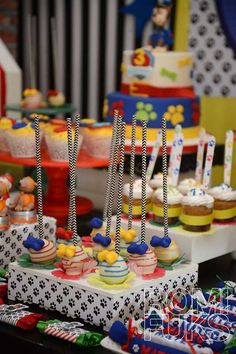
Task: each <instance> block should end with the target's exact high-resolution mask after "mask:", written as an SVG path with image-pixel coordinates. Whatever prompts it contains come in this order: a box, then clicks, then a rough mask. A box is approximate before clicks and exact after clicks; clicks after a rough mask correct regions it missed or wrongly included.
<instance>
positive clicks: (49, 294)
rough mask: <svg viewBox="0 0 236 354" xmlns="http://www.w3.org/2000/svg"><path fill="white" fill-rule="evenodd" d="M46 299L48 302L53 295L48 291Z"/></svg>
mask: <svg viewBox="0 0 236 354" xmlns="http://www.w3.org/2000/svg"><path fill="white" fill-rule="evenodd" d="M45 299H46V300H49V299H51V293H50V292H49V291H46V292H45Z"/></svg>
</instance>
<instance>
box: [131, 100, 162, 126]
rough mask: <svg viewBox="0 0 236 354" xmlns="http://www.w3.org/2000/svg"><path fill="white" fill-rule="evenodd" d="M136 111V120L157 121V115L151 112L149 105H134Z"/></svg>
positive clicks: (139, 103)
mask: <svg viewBox="0 0 236 354" xmlns="http://www.w3.org/2000/svg"><path fill="white" fill-rule="evenodd" d="M136 109H137V111H136V112H135V114H136V118H137V120H140V121H143V120H146V121H147V122H148V121H149V120H157V113H156V112H155V111H154V110H153V105H152V104H151V103H143V102H142V101H139V102H137V104H136Z"/></svg>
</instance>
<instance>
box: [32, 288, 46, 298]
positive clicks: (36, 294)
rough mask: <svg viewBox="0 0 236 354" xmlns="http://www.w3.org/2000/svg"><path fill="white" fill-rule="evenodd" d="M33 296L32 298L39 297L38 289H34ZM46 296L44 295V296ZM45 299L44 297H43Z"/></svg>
mask: <svg viewBox="0 0 236 354" xmlns="http://www.w3.org/2000/svg"><path fill="white" fill-rule="evenodd" d="M33 294H34V296H38V295H39V289H38V288H34V289H33ZM45 295H46V294H45ZM45 297H46V296H45Z"/></svg>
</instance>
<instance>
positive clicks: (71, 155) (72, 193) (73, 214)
mask: <svg viewBox="0 0 236 354" xmlns="http://www.w3.org/2000/svg"><path fill="white" fill-rule="evenodd" d="M66 123H67V136H68V139H67V141H68V155H69V177H70V201H71V202H70V207H71V230H72V232H73V245H74V246H77V245H78V243H79V241H80V237H79V235H78V233H77V220H76V200H75V170H76V166H75V160H74V151H73V150H74V149H73V141H72V128H71V118H67V119H66Z"/></svg>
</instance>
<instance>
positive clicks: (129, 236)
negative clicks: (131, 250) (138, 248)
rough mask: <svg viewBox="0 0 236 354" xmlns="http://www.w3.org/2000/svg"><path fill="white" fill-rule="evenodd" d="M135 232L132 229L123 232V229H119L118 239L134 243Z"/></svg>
mask: <svg viewBox="0 0 236 354" xmlns="http://www.w3.org/2000/svg"><path fill="white" fill-rule="evenodd" d="M136 235H137V232H136V231H135V230H134V229H131V230H125V229H123V228H121V229H120V238H121V239H122V240H124V241H125V242H127V243H130V242H132V241H134V239H135V237H136Z"/></svg>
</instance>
